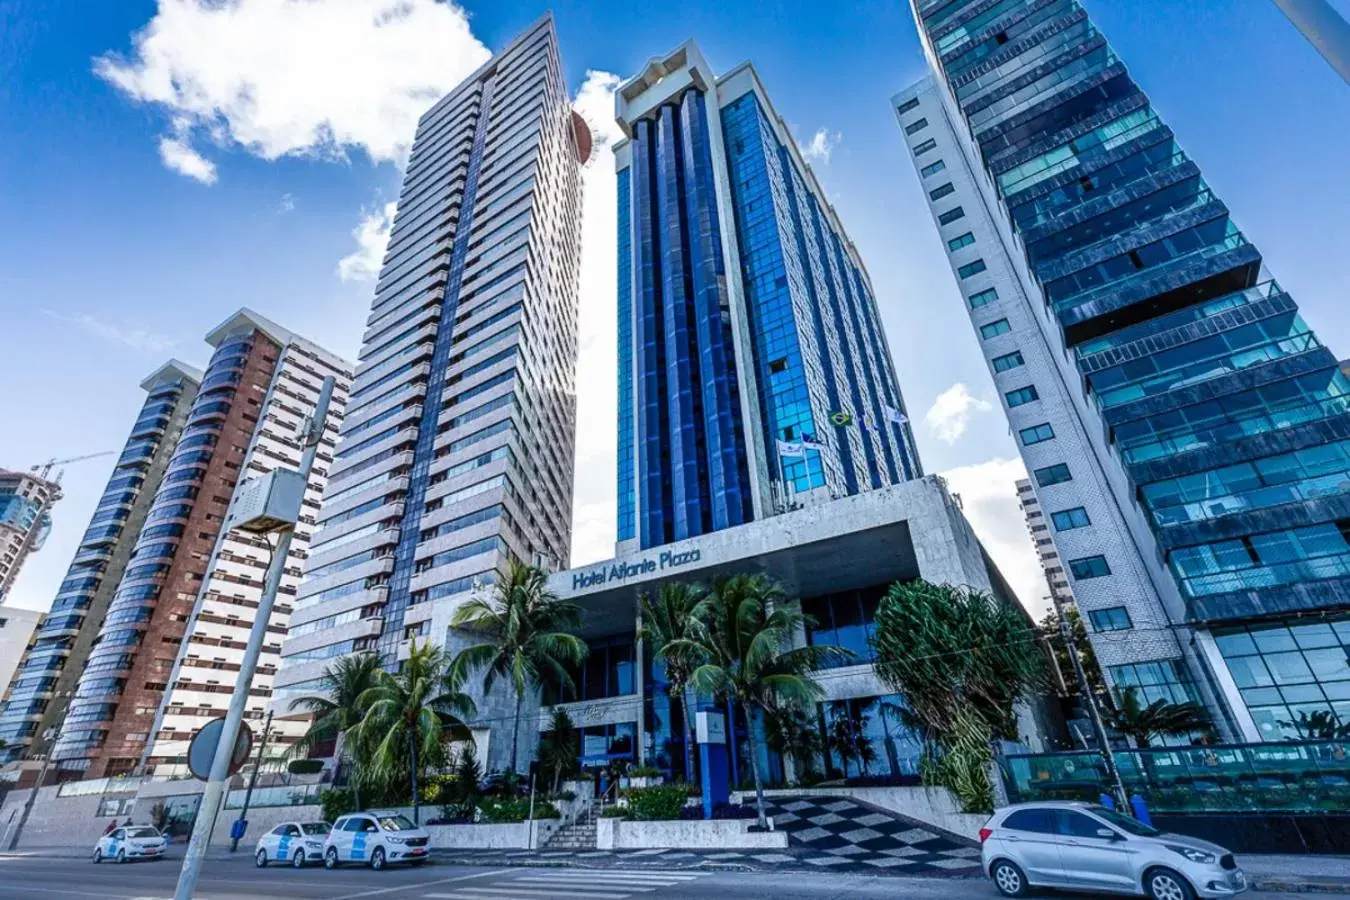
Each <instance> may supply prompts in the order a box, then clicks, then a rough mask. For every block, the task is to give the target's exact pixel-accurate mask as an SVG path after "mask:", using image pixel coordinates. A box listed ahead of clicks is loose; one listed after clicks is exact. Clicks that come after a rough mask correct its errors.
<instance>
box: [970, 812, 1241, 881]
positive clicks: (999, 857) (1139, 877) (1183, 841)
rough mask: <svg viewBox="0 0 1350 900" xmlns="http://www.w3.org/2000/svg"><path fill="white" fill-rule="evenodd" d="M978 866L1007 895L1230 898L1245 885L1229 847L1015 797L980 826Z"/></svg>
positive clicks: (1110, 816)
mask: <svg viewBox="0 0 1350 900" xmlns="http://www.w3.org/2000/svg"><path fill="white" fill-rule="evenodd" d="M980 843H981V845H982V849H983V861H984V871H985V872H986V873H987V874H988V875H989V877H990V878H992V879H993V881H994V886H995V887H997V888H998V889H999V891H1000V892H1001V893H1002V894H1004V895H1005V896H1008V897H1021V896H1023V895H1024V894H1026V893H1027V891H1028V889H1030V888H1033V887H1050V888H1067V889H1069V890H1079V891H1104V892H1107V893H1113V894H1134V895H1143V896H1145V897H1149V898H1151V900H1196V898H1197V897H1205V898H1216V897H1230V896H1233V895H1235V894H1240V893H1242V892H1243V891H1245V890H1246V889H1247V879H1246V876H1245V875H1243V873H1242V870H1241V869H1240V868H1238V865H1237V861H1236V860H1235V859H1234V858H1233V854H1231V853H1229V852H1228V851H1227V850H1225V849H1224V848H1223V847H1220V846H1219V845H1217V844H1211V843H1210V842H1209V841H1202V840H1200V839H1198V838H1193V837H1186V836H1185V835H1181V834H1165V833H1163V832H1161V831H1158V830H1157V829H1155V828H1150V827H1149V826H1147V825H1145V824H1143V823H1142V822H1139V821H1137V820H1136V819H1132V818H1130V817H1129V816H1125V815H1121V814H1120V813H1118V812H1116V811H1114V810H1110V809H1107V808H1106V807H1104V806H1096V805H1093V804H1090V803H1072V802H1043V803H1021V804H1018V805H1015V806H1009V807H1007V808H1005V809H1000V810H999V811H998V812H996V813H994V816H993V818H991V819H990V820H989V821H988V822H987V823H985V826H984V827H983V828H981V829H980Z"/></svg>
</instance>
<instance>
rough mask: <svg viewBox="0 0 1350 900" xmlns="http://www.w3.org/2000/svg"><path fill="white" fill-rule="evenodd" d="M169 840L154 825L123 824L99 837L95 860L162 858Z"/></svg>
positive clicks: (121, 860)
mask: <svg viewBox="0 0 1350 900" xmlns="http://www.w3.org/2000/svg"><path fill="white" fill-rule="evenodd" d="M167 844H168V841H167V840H166V839H165V838H164V835H162V834H160V833H159V829H158V828H155V827H154V826H152V825H123V826H121V827H119V828H114V829H113V830H112V831H110V832H108V833H107V834H105V835H104V836H103V837H101V838H99V839H98V843H97V844H95V845H94V862H96V863H100V862H103V861H104V860H105V859H115V860H117V861H118V862H120V863H124V862H130V861H131V860H133V859H160V858H161V857H163V856H164V847H165V845H167Z"/></svg>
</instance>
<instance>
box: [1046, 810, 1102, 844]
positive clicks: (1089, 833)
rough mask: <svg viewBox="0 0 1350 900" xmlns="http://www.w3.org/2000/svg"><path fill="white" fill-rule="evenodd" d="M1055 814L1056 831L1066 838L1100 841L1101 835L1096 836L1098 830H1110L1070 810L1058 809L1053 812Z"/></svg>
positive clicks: (1094, 820)
mask: <svg viewBox="0 0 1350 900" xmlns="http://www.w3.org/2000/svg"><path fill="white" fill-rule="evenodd" d="M1055 813H1056V816H1057V818H1058V819H1059V828H1058V831H1059V833H1060V834H1062V835H1065V836H1067V837H1076V838H1098V839H1100V838H1101V835H1099V834H1097V832H1098V831H1099V830H1103V829H1105V830H1108V831H1109V830H1110V829H1107V828H1106V826H1105V825H1103V824H1101V823H1100V822H1098V821H1097V820H1096V819H1092V818H1089V817H1088V816H1085V815H1083V814H1082V813H1080V812H1074V811H1073V810H1071V809H1059V810H1055Z"/></svg>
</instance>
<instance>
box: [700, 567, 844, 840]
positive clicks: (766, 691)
mask: <svg viewBox="0 0 1350 900" xmlns="http://www.w3.org/2000/svg"><path fill="white" fill-rule="evenodd" d="M693 618H694V625H693V626H692V629H691V637H688V638H683V639H681V640H678V641H675V642H674V643H675V645H676V649H677V652H680V653H688V654H690V655H691V656H693V657H695V658H697V659H700V660H702V661H701V662H700V663H699V664H698V666H696V667H695V669H694V671H693V673H692V674H691V675H690V679H689V680H690V684H691V685H692V686H693V688H694V690H696V691H698V692H699V693H700V694H707V695H710V696H714V697H718V698H720V699H725V700H728V701H731V702H732V703H734V704H736V705H737V706H739V707H740V708H741V710H742V711H743V712H744V713H745V720H746V725H747V726H748V729H749V732H750V740H751V744H752V745H751V748H750V769H751V771H752V772H753V773H754V777H755V808H756V811H757V812H758V819H759V827H760V828H765V827H767V825H768V822H767V820H766V819H765V816H764V781H763V777H762V776H761V774H760V771H759V754H758V753H757V752H756V748H755V747H754V746H753V742H754V740H755V729H754V722H755V714H756V713H757V712H758V713H770V712H773V711H775V710H780V709H784V708H787V707H793V706H796V707H801V706H805V705H806V704H808V703H812V702H815V701H816V700H817V699H819V698H820V697H821V696H822V695H823V691H822V690H821V688H820V685H818V684H817V683H816V682H815V680H814V679H813V678H812V677H811V673H812V672H813V671H815V670H816V669H819V668H822V667H824V666H827V665H829V664H831V663H832V662H834V661H836V660H840V659H851V658H852V656H853V654H852V653H850V652H849V651H847V650H845V649H843V648H842V647H828V646H811V647H793V646H792V639H793V637H794V636H795V635H796V634H797V633H798V632H799V631H800V630H802V629H803V628H805V627H806V625H807V624H808V619H807V617H806V616H804V615H803V614H802V611H801V607H800V605H799V604H798V603H796V602H795V601H792V600H788V599H787V597H786V595H784V593H783V589H782V588H781V587H779V585H778V584H777V582H775V581H773V580H772V579H771V578H768V577H767V576H765V575H760V574H754V575H732V576H731V577H729V578H722V579H719V580H717V581H716V582H714V583H713V586H712V588H711V589H710V590H709V591H708V593H707V595H706V596H705V597H704V598H703V600H702V601H701V602H700V603H699V605H698V607H697V608H696V610H695V611H694V616H693ZM733 752H734V748H733Z"/></svg>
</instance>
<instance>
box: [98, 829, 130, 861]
mask: <svg viewBox="0 0 1350 900" xmlns="http://www.w3.org/2000/svg"><path fill="white" fill-rule="evenodd" d="M125 834H126V829H123V828H117V829H114V831H113V833H112V834H110V835H108V837H107V838H106V840H107V842H108V846H107V849H105V850H104V851H103V855H104V856H116V855H117V848H118V847H120V846H122V837H123V836H124V835H125Z"/></svg>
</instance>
